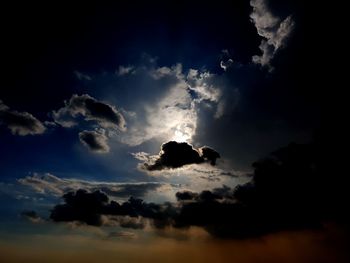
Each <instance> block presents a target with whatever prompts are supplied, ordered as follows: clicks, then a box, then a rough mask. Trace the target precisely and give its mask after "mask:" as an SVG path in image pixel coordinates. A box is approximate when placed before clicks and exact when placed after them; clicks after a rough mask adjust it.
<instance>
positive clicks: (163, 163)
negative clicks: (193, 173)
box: [144, 141, 220, 171]
mask: <svg viewBox="0 0 350 263" xmlns="http://www.w3.org/2000/svg"><path fill="white" fill-rule="evenodd" d="M217 158H220V155H219V153H218V152H216V151H215V150H213V149H211V148H209V147H207V146H204V147H202V148H199V149H198V150H196V149H194V148H193V147H192V145H190V144H188V143H186V142H176V141H170V142H167V143H164V144H163V145H162V147H161V151H160V153H159V156H158V157H157V159H156V160H155V161H154V163H144V168H145V169H146V170H149V171H154V170H162V169H167V168H179V167H182V166H184V165H187V164H195V163H196V164H198V163H203V162H205V161H208V162H210V164H211V165H215V163H216V159H217Z"/></svg>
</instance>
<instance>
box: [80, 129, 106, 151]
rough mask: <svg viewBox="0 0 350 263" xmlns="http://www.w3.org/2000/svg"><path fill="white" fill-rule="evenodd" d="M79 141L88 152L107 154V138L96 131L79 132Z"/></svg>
mask: <svg viewBox="0 0 350 263" xmlns="http://www.w3.org/2000/svg"><path fill="white" fill-rule="evenodd" d="M79 140H80V141H81V143H82V144H83V145H84V146H86V147H87V148H88V149H89V150H90V151H92V152H96V153H108V152H109V146H108V144H107V141H108V138H107V136H106V135H105V134H104V132H103V133H101V132H97V131H82V132H79Z"/></svg>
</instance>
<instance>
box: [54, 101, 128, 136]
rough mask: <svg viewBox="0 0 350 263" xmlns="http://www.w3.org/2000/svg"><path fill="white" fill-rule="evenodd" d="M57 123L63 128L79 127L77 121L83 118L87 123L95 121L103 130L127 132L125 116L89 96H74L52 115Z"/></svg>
mask: <svg viewBox="0 0 350 263" xmlns="http://www.w3.org/2000/svg"><path fill="white" fill-rule="evenodd" d="M52 116H53V119H54V121H55V122H56V123H58V124H60V125H61V126H63V127H72V126H75V125H77V122H76V119H77V118H78V117H79V116H82V117H83V118H84V120H85V121H94V122H96V123H98V124H99V125H100V126H101V127H103V128H111V129H116V130H121V131H125V129H126V123H125V119H124V117H123V115H122V114H121V113H120V112H119V111H118V110H117V109H116V108H115V107H114V106H112V105H110V104H107V103H105V102H101V101H98V100H96V99H95V98H93V97H91V96H89V95H88V94H83V95H76V94H74V95H73V96H72V97H71V98H70V100H69V101H65V106H64V107H63V108H60V109H59V110H57V111H53V113H52Z"/></svg>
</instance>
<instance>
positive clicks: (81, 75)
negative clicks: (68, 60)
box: [74, 70, 92, 81]
mask: <svg viewBox="0 0 350 263" xmlns="http://www.w3.org/2000/svg"><path fill="white" fill-rule="evenodd" d="M74 75H75V76H76V77H77V78H78V79H79V80H87V81H90V80H92V78H91V77H90V76H89V75H87V74H85V73H82V72H80V71H77V70H75V71H74Z"/></svg>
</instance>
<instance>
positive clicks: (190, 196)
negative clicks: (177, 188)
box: [176, 191, 198, 201]
mask: <svg viewBox="0 0 350 263" xmlns="http://www.w3.org/2000/svg"><path fill="white" fill-rule="evenodd" d="M197 197H198V194H197V193H193V192H190V191H183V192H177V193H176V199H177V200H178V201H184V200H194V199H196V198H197Z"/></svg>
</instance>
